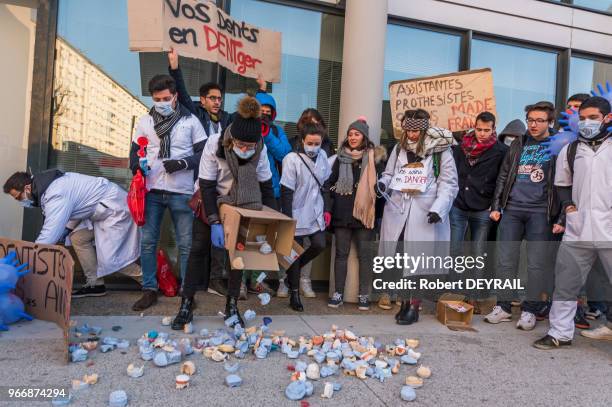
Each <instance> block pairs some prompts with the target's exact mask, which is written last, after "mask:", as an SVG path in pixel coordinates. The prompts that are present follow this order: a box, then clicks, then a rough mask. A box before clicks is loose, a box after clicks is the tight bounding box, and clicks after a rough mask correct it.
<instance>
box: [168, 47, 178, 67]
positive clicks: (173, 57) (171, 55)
mask: <svg viewBox="0 0 612 407" xmlns="http://www.w3.org/2000/svg"><path fill="white" fill-rule="evenodd" d="M178 57H179V56H178V52H176V50H175V49H174V48H173V47H170V51H168V63H169V64H170V69H172V70H174V69H178V66H179V58H178Z"/></svg>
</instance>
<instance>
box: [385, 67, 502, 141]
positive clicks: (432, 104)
mask: <svg viewBox="0 0 612 407" xmlns="http://www.w3.org/2000/svg"><path fill="white" fill-rule="evenodd" d="M389 95H390V97H391V116H392V122H393V135H394V136H395V138H399V137H400V136H401V134H402V129H401V119H402V116H403V115H404V112H405V111H406V110H412V109H424V110H426V111H427V112H429V114H430V115H431V120H430V122H431V125H432V126H436V127H444V128H446V129H449V130H450V131H462V130H468V129H471V128H473V127H474V124H475V121H476V116H478V114H479V113H481V112H485V111H487V112H491V113H493V114H496V110H495V94H494V91H493V74H492V73H491V69H489V68H486V69H478V70H473V71H463V72H456V73H450V74H445V75H438V76H431V77H427V78H418V79H410V80H405V81H395V82H391V83H390V84H389Z"/></svg>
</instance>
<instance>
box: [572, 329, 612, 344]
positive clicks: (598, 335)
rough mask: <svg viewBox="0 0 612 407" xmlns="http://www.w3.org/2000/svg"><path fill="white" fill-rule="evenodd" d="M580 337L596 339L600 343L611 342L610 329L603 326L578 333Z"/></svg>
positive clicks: (611, 333)
mask: <svg viewBox="0 0 612 407" xmlns="http://www.w3.org/2000/svg"><path fill="white" fill-rule="evenodd" d="M580 335H582V336H585V337H587V338H591V339H598V340H602V341H612V329H610V328H608V327H607V326H605V325H602V326H600V327H599V328H595V329H585V330H583V331H580Z"/></svg>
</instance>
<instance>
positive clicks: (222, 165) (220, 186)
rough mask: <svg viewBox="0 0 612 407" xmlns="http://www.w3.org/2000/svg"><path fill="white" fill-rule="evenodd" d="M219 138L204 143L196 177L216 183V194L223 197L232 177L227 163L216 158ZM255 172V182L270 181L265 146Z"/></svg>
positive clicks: (232, 179) (218, 135)
mask: <svg viewBox="0 0 612 407" xmlns="http://www.w3.org/2000/svg"><path fill="white" fill-rule="evenodd" d="M219 137H221V134H214V135H212V136H210V137H209V138H208V141H206V144H205V145H204V151H202V157H201V158H200V169H199V172H198V177H199V178H201V179H204V180H208V181H217V192H218V193H219V195H220V196H224V195H227V194H229V192H230V189H231V188H232V184H233V183H234V176H233V175H232V172H231V171H230V168H229V165H227V161H226V160H224V159H222V158H219V157H218V156H217V148H219ZM255 171H256V173H257V181H259V182H265V181H268V180H270V179H272V171H271V170H270V162H269V161H268V149H267V148H266V145H265V144H264V146H263V149H262V150H261V153H260V154H259V161H258V162H257V169H256V170H255ZM196 187H197V184H196ZM257 187H259V185H258V186H257Z"/></svg>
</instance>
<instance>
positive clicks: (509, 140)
mask: <svg viewBox="0 0 612 407" xmlns="http://www.w3.org/2000/svg"><path fill="white" fill-rule="evenodd" d="M514 140H516V137H514V136H506V137H505V138H504V144H505V145H507V146H509V145H510V144H512V142H513V141H514Z"/></svg>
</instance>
